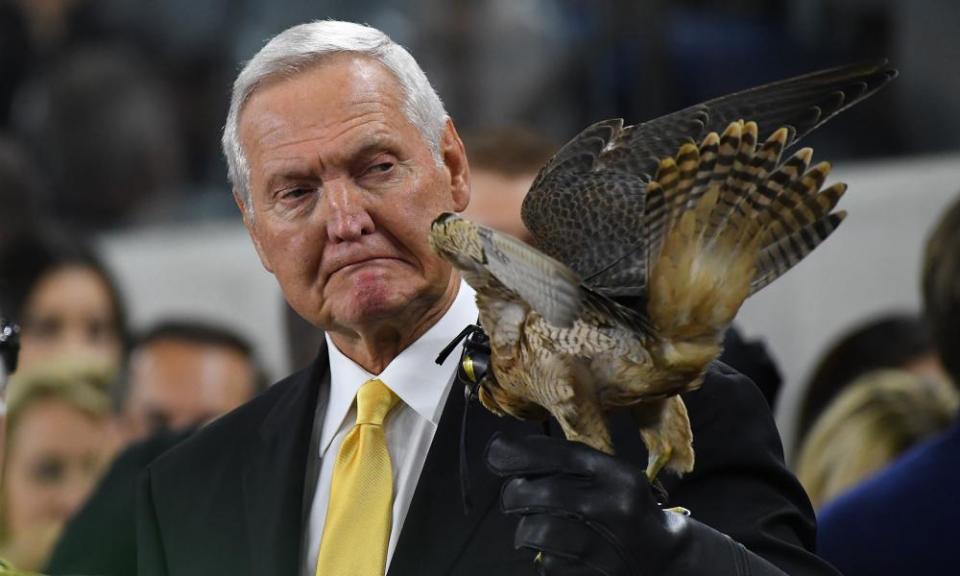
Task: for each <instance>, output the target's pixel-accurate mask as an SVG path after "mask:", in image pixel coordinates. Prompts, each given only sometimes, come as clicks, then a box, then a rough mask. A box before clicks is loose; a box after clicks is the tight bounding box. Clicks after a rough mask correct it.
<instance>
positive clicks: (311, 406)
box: [243, 348, 328, 575]
mask: <svg viewBox="0 0 960 576" xmlns="http://www.w3.org/2000/svg"><path fill="white" fill-rule="evenodd" d="M327 364H328V361H327V353H326V349H325V348H321V350H320V354H319V355H318V357H317V359H316V360H315V361H314V363H313V365H312V366H311V367H309V368H308V369H306V370H304V371H302V372H301V373H300V374H299V375H298V376H296V378H297V383H296V385H295V386H292V387H291V389H290V392H289V393H288V394H287V395H286V396H284V397H283V398H282V399H281V401H280V402H278V403H277V405H276V406H275V407H274V408H273V409H272V410H271V411H270V413H269V415H268V416H267V417H266V418H265V419H264V421H263V424H262V425H261V427H260V431H259V437H258V440H257V442H256V444H255V445H254V446H253V447H252V448H251V450H250V452H249V453H248V454H247V457H246V460H245V467H244V472H243V492H244V506H245V511H246V517H247V519H248V522H247V534H248V539H249V542H248V546H249V550H251V551H252V553H251V558H252V562H253V566H252V567H251V568H252V570H251V573H252V574H278V575H280V574H291V575H292V574H299V573H300V563H301V553H300V547H301V542H302V531H303V529H304V523H303V501H304V489H305V478H306V473H307V459H308V451H309V447H310V445H311V443H310V438H311V435H312V431H313V425H314V415H315V414H323V410H322V407H318V404H319V403H320V402H324V403H325V402H326V399H327V396H328V391H327V390H326V389H325V388H324V389H323V390H322V391H321V390H320V389H321V388H322V386H321V382H328V379H327Z"/></svg>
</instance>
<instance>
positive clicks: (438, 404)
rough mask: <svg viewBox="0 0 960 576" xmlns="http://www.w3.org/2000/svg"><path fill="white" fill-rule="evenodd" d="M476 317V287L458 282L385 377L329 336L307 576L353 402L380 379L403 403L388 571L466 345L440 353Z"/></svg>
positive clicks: (390, 425)
mask: <svg viewBox="0 0 960 576" xmlns="http://www.w3.org/2000/svg"><path fill="white" fill-rule="evenodd" d="M477 314H478V312H477V305H476V300H475V295H474V291H473V289H472V288H470V286H469V285H468V284H467V283H466V282H463V281H461V282H460V289H459V290H458V292H457V296H456V299H455V300H454V302H453V304H452V305H451V306H450V308H449V309H448V310H447V312H446V313H445V314H444V315H443V317H442V318H440V320H439V321H438V322H437V323H436V324H434V325H433V327H431V328H430V329H429V330H428V331H427V332H426V333H425V334H424V335H423V336H421V337H420V338H419V339H418V340H417V341H416V342H414V343H413V344H411V345H410V346H408V347H407V348H406V349H405V350H403V351H402V352H401V353H400V355H399V356H397V357H396V358H394V359H393V361H392V362H390V364H389V365H388V366H387V367H386V368H385V369H384V370H383V372H381V373H380V374H370V373H369V372H367V371H366V370H364V369H363V368H361V367H360V366H359V365H357V364H356V363H355V362H354V361H353V360H351V359H349V358H347V357H346V356H344V355H343V353H342V352H340V350H338V349H337V347H336V346H335V345H334V344H333V341H332V340H330V336H329V334H328V335H327V336H326V338H327V348H328V350H329V354H330V398H329V400H328V402H327V409H326V414H325V416H324V419H323V428H322V430H321V433H320V453H319V454H311V456H310V457H311V458H321V459H322V460H321V463H320V476H319V479H318V481H317V487H316V492H315V493H314V497H313V505H312V507H311V509H310V522H309V524H308V527H307V530H308V537H307V542H308V545H307V546H306V548H307V551H306V558H305V559H304V568H305V574H309V575H311V576H312V575H313V574H314V573H315V572H316V566H317V555H318V554H319V552H320V538H321V536H322V535H323V526H324V522H325V520H326V516H327V505H328V503H329V500H330V483H331V482H332V480H333V468H334V462H335V461H336V455H337V452H338V451H339V450H340V444H341V442H343V437H344V436H345V435H346V434H347V432H349V431H350V429H351V428H352V427H353V425H354V423H355V422H356V420H357V416H356V414H357V412H356V410H357V409H356V402H354V400H355V398H356V395H357V391H358V390H359V389H360V386H362V385H363V383H364V382H366V381H367V380H370V379H371V378H379V379H380V380H382V381H383V383H384V384H386V385H387V386H388V387H389V388H390V389H391V390H393V391H394V392H395V393H396V394H397V396H399V397H400V400H401V402H400V403H399V404H397V406H396V407H395V408H394V409H393V410H392V411H391V412H390V414H389V415H388V416H387V419H386V421H385V422H384V432H385V433H386V437H387V450H388V451H389V452H390V460H391V462H392V464H393V520H392V524H391V530H390V544H389V546H388V548H387V565H386V568H387V569H389V567H390V560H391V559H392V558H393V551H394V549H395V548H396V546H397V540H398V539H399V537H400V530H401V528H402V527H403V521H404V519H405V518H406V515H407V509H408V508H409V507H410V501H411V500H412V499H413V492H414V490H415V489H416V487H417V481H418V480H419V478H420V471H421V470H422V469H423V464H424V462H425V461H426V459H427V452H428V451H429V450H430V443H431V442H433V435H434V434H435V433H436V431H437V425H438V424H439V423H440V416H441V414H442V413H443V407H444V404H445V403H446V400H447V394H448V393H449V392H450V386H451V384H452V383H453V377H454V375H455V373H456V367H457V363H458V362H459V361H460V351H461V349H462V346H463V345H462V344H460V345H459V346H457V348H456V349H455V350H454V351H453V352H452V353H451V354H450V355H449V356H448V357H447V359H446V361H445V362H444V363H443V365H440V366H438V365H437V363H436V362H435V360H436V357H437V354H438V353H439V352H440V350H442V349H443V347H444V346H446V345H447V344H449V343H450V341H451V340H453V339H454V338H455V337H456V336H457V335H458V334H459V333H460V331H462V330H463V329H464V327H466V326H467V324H474V323H476V321H477Z"/></svg>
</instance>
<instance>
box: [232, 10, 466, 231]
mask: <svg viewBox="0 0 960 576" xmlns="http://www.w3.org/2000/svg"><path fill="white" fill-rule="evenodd" d="M342 53H355V54H362V55H365V56H369V57H370V58H373V59H374V60H376V61H378V62H380V63H381V64H383V66H385V67H386V68H387V70H389V71H390V72H391V73H392V74H393V75H394V76H395V77H396V79H397V82H398V83H399V84H400V90H401V92H402V95H403V99H404V107H403V108H404V109H403V113H404V114H405V115H406V117H407V119H408V120H409V121H410V123H411V124H413V126H414V127H416V128H417V130H419V131H420V134H421V135H422V136H423V139H424V141H425V142H426V143H427V146H428V147H429V148H430V150H431V152H433V156H434V159H435V160H436V162H437V163H438V164H440V163H441V162H442V160H441V155H440V138H441V136H442V134H443V128H444V124H445V123H446V121H447V112H446V110H445V109H444V107H443V102H442V101H441V100H440V97H439V96H438V95H437V92H436V91H435V90H434V89H433V86H431V85H430V81H429V80H427V75H426V74H424V73H423V70H422V69H421V68H420V65H419V64H417V61H416V60H414V59H413V56H411V55H410V53H409V52H407V51H406V50H405V49H404V48H403V47H402V46H400V45H399V44H397V43H396V42H394V41H393V40H391V39H390V38H389V37H388V36H387V35H386V34H384V33H383V32H381V31H380V30H377V29H376V28H371V27H369V26H364V25H362V24H354V23H353V22H340V21H336V20H318V21H315V22H309V23H307V24H300V25H298V26H294V27H292V28H288V29H286V30H284V31H283V32H281V33H280V34H277V35H276V36H274V37H273V38H272V39H271V40H270V41H269V42H268V43H267V44H266V46H264V47H263V48H261V49H260V51H259V52H257V54H256V55H255V56H254V57H253V58H252V59H251V60H250V61H249V62H247V64H246V66H244V67H243V70H241V71H240V74H239V75H238V76H237V79H236V81H235V82H234V83H233V95H232V97H231V99H230V111H229V112H228V113H227V123H226V125H225V126H224V128H223V153H224V155H225V156H226V157H227V176H228V177H229V179H230V183H231V184H232V185H233V191H234V193H235V194H238V195H239V196H240V197H241V198H242V200H243V202H244V205H245V206H246V209H247V211H248V213H252V210H253V207H252V203H251V197H250V166H249V164H248V163H247V159H246V156H244V153H243V147H242V146H241V145H240V137H239V134H238V132H239V125H238V124H239V119H240V112H241V111H242V109H243V106H244V104H246V102H247V100H248V99H249V98H250V96H251V95H252V94H253V93H254V92H255V91H256V90H257V88H258V87H259V86H260V85H261V84H263V83H264V82H265V81H267V80H270V79H273V78H277V77H281V78H287V77H290V76H294V75H296V74H298V73H300V72H302V71H303V70H305V69H306V68H308V67H310V66H311V65H313V64H316V63H318V62H320V61H321V60H323V59H325V58H327V57H328V56H331V55H334V54H342Z"/></svg>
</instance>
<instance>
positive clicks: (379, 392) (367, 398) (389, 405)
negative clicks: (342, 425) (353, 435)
mask: <svg viewBox="0 0 960 576" xmlns="http://www.w3.org/2000/svg"><path fill="white" fill-rule="evenodd" d="M399 401H400V397H399V396H397V395H396V394H394V392H393V390H391V389H389V388H387V385H386V384H384V383H383V382H381V381H380V379H378V378H374V379H373V380H367V381H366V382H365V383H364V384H363V386H361V387H360V391H359V392H357V424H374V425H376V426H382V425H383V420H384V419H385V418H386V417H387V414H389V413H390V410H392V409H393V407H394V406H396V405H397V402H399Z"/></svg>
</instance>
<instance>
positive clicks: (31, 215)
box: [0, 134, 41, 252]
mask: <svg viewBox="0 0 960 576" xmlns="http://www.w3.org/2000/svg"><path fill="white" fill-rule="evenodd" d="M40 191H41V189H40V182H39V177H38V172H37V169H36V167H35V166H34V165H33V163H32V162H31V161H30V160H29V159H28V158H27V155H26V153H25V151H24V150H23V149H22V148H21V146H20V145H19V143H18V142H16V141H14V140H12V139H10V138H7V137H5V136H4V135H2V134H0V252H2V251H3V247H4V245H5V244H6V243H8V242H10V240H12V239H13V238H15V237H16V236H18V235H21V234H23V233H24V232H25V231H27V230H31V229H33V228H35V227H36V226H37V225H38V220H39V211H38V206H37V201H38V196H39V195H40Z"/></svg>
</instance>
